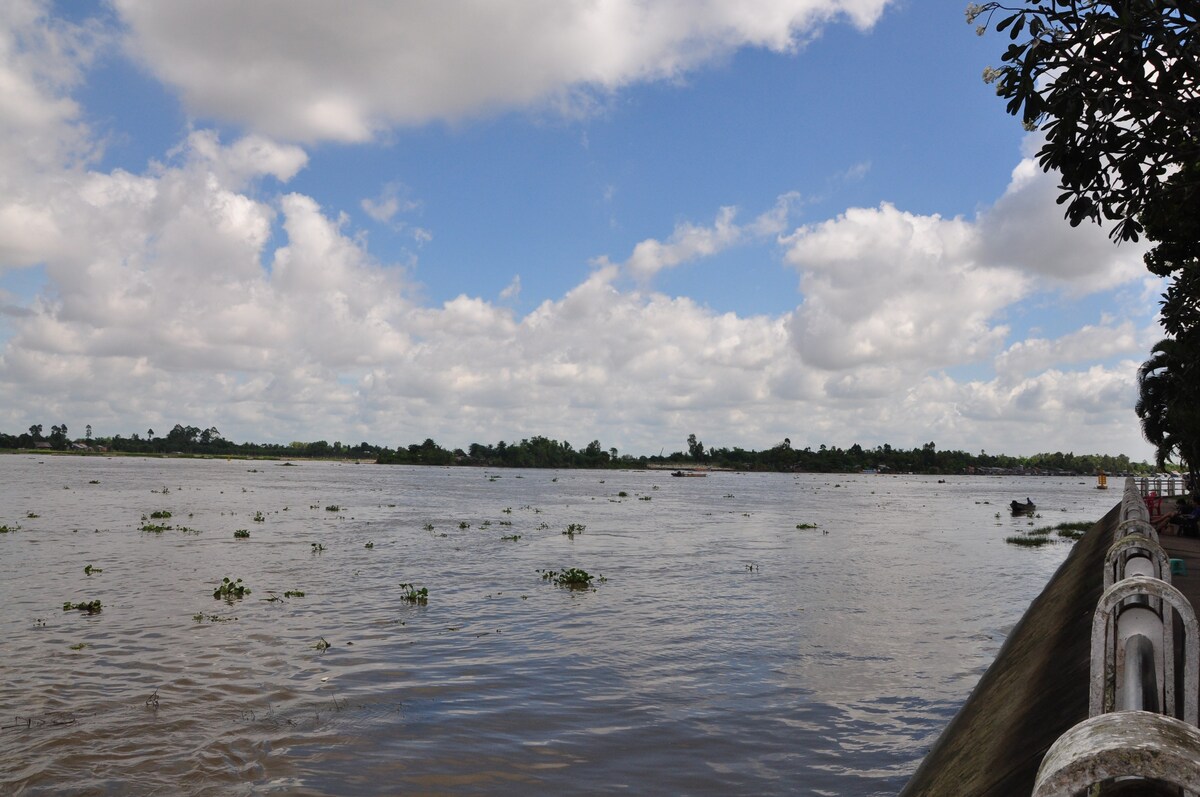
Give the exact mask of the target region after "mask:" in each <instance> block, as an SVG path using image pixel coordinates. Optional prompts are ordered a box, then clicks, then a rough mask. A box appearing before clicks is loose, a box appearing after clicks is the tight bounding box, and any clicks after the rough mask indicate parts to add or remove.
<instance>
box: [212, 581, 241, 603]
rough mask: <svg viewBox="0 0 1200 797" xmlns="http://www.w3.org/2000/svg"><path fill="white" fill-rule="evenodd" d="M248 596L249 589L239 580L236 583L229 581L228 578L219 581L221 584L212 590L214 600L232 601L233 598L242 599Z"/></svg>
mask: <svg viewBox="0 0 1200 797" xmlns="http://www.w3.org/2000/svg"><path fill="white" fill-rule="evenodd" d="M249 594H250V588H249V587H247V586H246V585H245V584H243V583H242V580H241V579H240V578H239V579H238V580H237V581H230V580H229V576H226V577H225V578H223V579H221V583H220V584H218V585H217V588H216V589H214V590H213V597H214V598H224V599H225V600H230V601H231V600H233V599H234V598H242V597H245V596H246V595H249Z"/></svg>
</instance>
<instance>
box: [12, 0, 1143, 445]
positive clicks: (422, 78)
mask: <svg viewBox="0 0 1200 797" xmlns="http://www.w3.org/2000/svg"><path fill="white" fill-rule="evenodd" d="M964 9H965V4H964V6H963V8H960V7H958V6H956V5H955V4H954V3H925V2H921V3H918V2H916V0H743V1H742V2H738V3H729V2H725V1H724V0H686V1H685V0H521V1H520V2H516V1H515V0H513V1H509V2H496V1H495V0H458V1H456V2H444V1H443V0H413V1H412V2H406V3H393V2H390V0H359V1H358V2H348V3H341V4H337V6H336V9H335V7H334V6H333V5H331V4H329V3H327V2H324V0H257V2H255V3H250V4H248V3H244V2H241V0H178V1H177V2H171V3H162V2H155V0H110V1H109V2H102V3H77V2H70V1H69V0H62V2H50V1H49V0H6V1H5V2H4V3H3V4H0V430H2V431H6V432H9V433H17V432H21V431H24V430H26V429H27V428H28V427H29V426H30V425H32V424H35V423H40V424H43V425H44V426H46V427H47V428H48V427H49V426H50V425H52V424H60V423H63V424H68V425H69V428H70V430H71V433H72V435H73V436H75V435H79V434H82V432H83V429H84V426H85V425H90V426H91V427H92V428H93V430H94V434H95V435H96V436H104V435H112V434H122V435H126V436H128V435H129V434H132V433H135V432H137V433H142V434H144V433H145V430H147V429H149V428H153V429H155V430H157V433H158V434H163V433H165V432H166V431H167V430H169V429H170V428H171V427H172V426H173V425H175V424H176V423H181V424H183V425H185V426H189V425H190V426H196V427H200V428H209V427H213V426H215V427H216V428H217V429H218V430H219V431H220V432H221V433H222V434H223V435H224V436H225V437H226V438H229V439H232V440H237V441H242V440H253V441H258V442H282V443H287V442H290V441H313V440H319V439H324V440H327V441H329V442H331V443H332V442H334V441H343V442H346V443H348V444H350V443H357V442H360V441H368V442H371V443H375V444H380V445H388V446H392V447H395V446H403V445H408V444H410V443H414V442H420V441H422V440H424V439H426V438H428V437H432V438H433V439H435V440H436V441H437V442H438V443H439V444H441V445H443V446H446V447H449V448H454V447H463V448H465V447H466V446H468V445H469V444H470V443H473V442H482V443H495V442H498V441H500V440H508V441H514V440H519V439H521V438H526V437H531V436H534V435H543V436H546V437H551V438H555V439H558V440H568V441H570V442H571V443H573V444H574V445H575V446H576V447H577V448H582V447H583V446H584V445H586V444H587V443H588V442H590V441H591V440H594V439H595V440H599V441H600V442H601V444H602V445H603V447H604V448H606V449H608V448H614V447H615V448H617V449H618V450H619V451H620V452H622V453H631V454H635V455H638V454H656V453H658V452H659V451H660V450H663V449H665V450H666V451H668V452H670V451H676V450H681V449H684V448H686V438H687V436H688V435H689V434H696V435H697V437H698V438H699V439H700V440H701V441H702V442H703V443H704V444H705V445H706V446H708V447H722V446H730V447H732V446H741V447H743V448H754V449H761V448H767V447H770V446H773V445H776V444H777V443H779V442H781V441H782V440H783V439H784V438H788V439H790V440H791V441H792V445H793V446H794V447H797V448H803V447H804V446H812V447H813V448H816V447H818V446H819V445H821V444H827V445H831V446H832V445H836V446H840V447H849V446H851V445H853V444H855V443H858V444H860V445H862V446H864V447H868V448H869V447H873V446H876V445H882V444H884V443H888V444H890V445H892V446H894V447H900V448H911V447H916V446H920V445H922V444H924V443H926V442H930V441H933V442H935V443H936V445H937V447H938V448H942V449H962V450H966V451H970V452H973V453H974V452H978V451H987V452H989V453H1007V454H1013V455H1028V454H1032V453H1037V452H1042V451H1064V452H1066V451H1074V452H1075V453H1108V454H1120V453H1124V454H1128V455H1130V456H1131V457H1133V458H1134V459H1138V460H1140V459H1143V458H1147V457H1151V456H1152V454H1151V449H1150V447H1149V446H1148V445H1147V444H1146V443H1145V442H1144V441H1143V439H1142V437H1141V434H1140V430H1139V426H1138V422H1137V417H1136V415H1135V414H1134V412H1133V409H1132V407H1133V404H1134V402H1135V400H1136V373H1137V368H1138V365H1139V364H1140V363H1141V361H1143V360H1144V359H1145V358H1146V357H1147V355H1148V352H1149V349H1150V347H1151V346H1152V345H1153V344H1154V342H1155V341H1156V340H1157V339H1158V338H1159V337H1161V328H1160V326H1159V323H1158V317H1157V310H1158V300H1159V297H1160V294H1161V292H1162V289H1163V286H1162V284H1161V283H1160V281H1158V280H1157V279H1155V278H1153V277H1152V276H1151V275H1150V274H1149V273H1148V272H1147V271H1146V270H1145V268H1144V266H1143V265H1142V262H1141V257H1142V254H1143V252H1144V248H1143V247H1142V246H1140V245H1138V244H1121V245H1119V246H1118V245H1116V244H1114V243H1112V242H1111V241H1110V240H1109V238H1108V236H1107V232H1106V230H1104V229H1102V228H1100V227H1096V226H1091V227H1086V226H1085V227H1078V228H1072V227H1070V226H1069V224H1068V223H1067V222H1066V221H1065V220H1063V218H1062V212H1061V208H1060V207H1059V206H1058V205H1056V204H1055V199H1056V196H1057V193H1058V192H1057V190H1056V181H1055V177H1054V175H1052V174H1051V175H1046V174H1043V173H1042V172H1041V171H1040V170H1039V169H1038V167H1037V164H1036V160H1035V158H1034V153H1035V152H1036V150H1037V148H1038V146H1039V139H1038V134H1037V133H1036V132H1033V133H1030V132H1026V131H1025V130H1023V129H1022V127H1021V125H1020V124H1019V123H1018V121H1017V120H1015V119H1013V118H1012V117H1009V116H1007V115H1006V114H1005V112H1004V103H1003V102H1002V101H1001V100H1000V99H998V98H997V97H996V96H995V94H994V90H993V89H992V88H991V87H989V86H987V85H985V84H984V82H983V80H982V78H981V75H982V73H983V70H984V68H985V67H986V66H988V65H995V64H997V63H998V62H999V56H1000V53H1001V52H1002V51H1003V49H1004V47H1005V46H1007V37H1006V36H1003V35H999V36H997V35H995V34H988V35H984V36H977V35H976V33H975V31H974V26H972V25H968V24H967V23H966V19H965V14H964Z"/></svg>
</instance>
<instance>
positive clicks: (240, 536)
mask: <svg viewBox="0 0 1200 797" xmlns="http://www.w3.org/2000/svg"><path fill="white" fill-rule="evenodd" d="M249 536H250V531H249V529H237V530H236V531H234V532H233V537H234V539H237V540H244V539H247V538H248V537H249Z"/></svg>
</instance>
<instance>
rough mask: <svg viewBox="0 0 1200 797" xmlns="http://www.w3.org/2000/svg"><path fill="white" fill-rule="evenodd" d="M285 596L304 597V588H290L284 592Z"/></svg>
mask: <svg viewBox="0 0 1200 797" xmlns="http://www.w3.org/2000/svg"><path fill="white" fill-rule="evenodd" d="M283 597H285V598H303V597H304V590H302V589H289V590H288V591H287V592H285V593H283Z"/></svg>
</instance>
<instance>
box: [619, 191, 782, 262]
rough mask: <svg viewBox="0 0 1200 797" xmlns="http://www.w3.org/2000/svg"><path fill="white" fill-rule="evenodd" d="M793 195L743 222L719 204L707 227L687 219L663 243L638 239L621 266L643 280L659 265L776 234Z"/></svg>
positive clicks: (709, 255) (732, 210)
mask: <svg viewBox="0 0 1200 797" xmlns="http://www.w3.org/2000/svg"><path fill="white" fill-rule="evenodd" d="M796 199H797V195H796V194H794V193H788V194H784V195H783V196H780V197H779V198H778V199H777V200H776V201H775V205H774V207H772V208H771V209H770V210H768V211H767V212H765V213H763V214H761V215H759V216H758V217H756V218H755V219H753V220H752V221H751V222H750V223H749V224H746V225H738V224H735V223H734V219H735V218H736V216H737V208H734V207H723V208H721V210H720V211H719V212H718V213H717V218H716V219H715V220H714V221H713V225H712V226H711V227H698V226H696V225H694V224H691V223H688V222H683V223H680V224H677V225H676V226H675V230H674V231H673V232H672V233H671V237H670V238H668V239H667V241H666V243H663V242H662V241H659V240H657V239H655V238H647V239H646V240H644V241H641V242H640V243H638V244H637V246H635V247H634V248H633V254H631V255H630V256H629V259H628V260H627V261H625V263H624V265H623V268H624V269H625V271H626V272H628V274H629V275H630V276H632V277H633V278H634V279H636V280H638V281H639V282H645V281H647V280H649V279H651V278H653V277H654V275H655V274H657V273H658V272H660V271H662V270H663V269H668V268H674V267H676V266H679V265H682V264H684V263H689V262H692V261H694V260H698V259H700V258H704V257H711V256H712V255H715V254H717V253H719V252H722V251H724V250H726V249H729V248H730V247H732V246H736V245H737V244H739V243H742V242H745V241H748V240H756V239H762V238H767V237H771V236H775V235H779V234H780V233H781V232H783V231H784V229H785V228H786V226H787V221H788V212H789V210H790V208H791V205H792V204H793V203H794V202H795V200H796ZM597 262H598V263H601V264H606V263H607V262H608V260H607V259H606V258H600V259H598V260H597Z"/></svg>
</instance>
